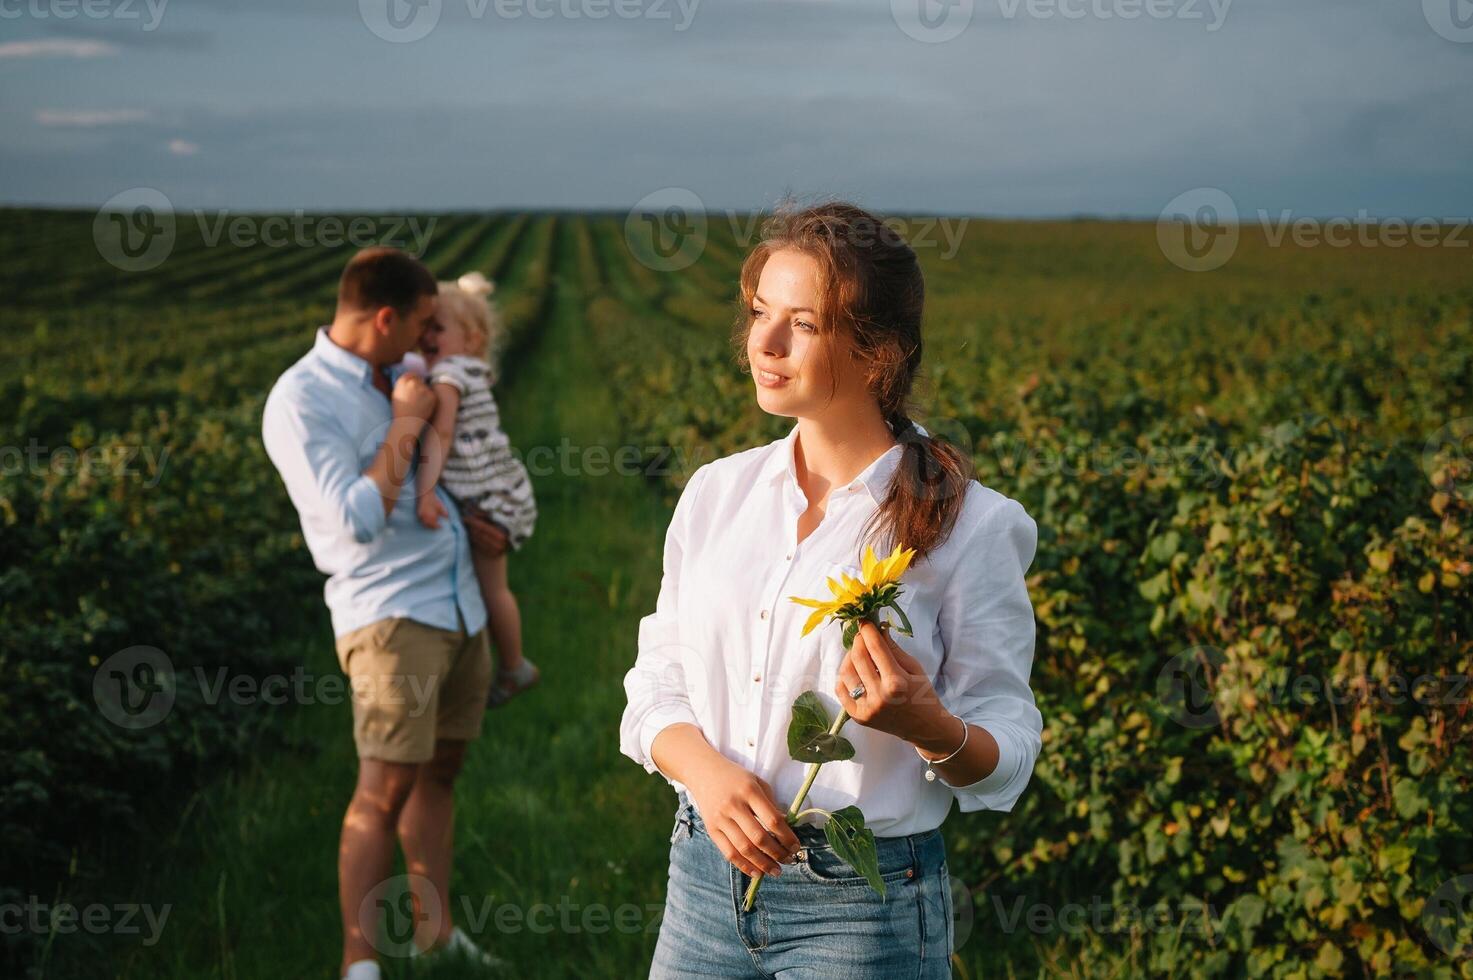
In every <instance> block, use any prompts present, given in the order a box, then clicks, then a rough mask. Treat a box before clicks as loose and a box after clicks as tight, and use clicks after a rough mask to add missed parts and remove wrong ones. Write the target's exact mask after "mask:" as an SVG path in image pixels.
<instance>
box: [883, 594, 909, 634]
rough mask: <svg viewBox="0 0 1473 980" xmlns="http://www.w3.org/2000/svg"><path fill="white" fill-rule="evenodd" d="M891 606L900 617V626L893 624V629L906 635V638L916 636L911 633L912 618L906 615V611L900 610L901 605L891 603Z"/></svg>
mask: <svg viewBox="0 0 1473 980" xmlns="http://www.w3.org/2000/svg"><path fill="white" fill-rule="evenodd" d="M889 605H890V608H891V609H893V610H895V615H897V616H899V617H900V625H899V626H893V624H892V626H893V628H894V629H897V630H899V631H900V632H902V633H904V634H905V635H906V636H914V635H915V634H914V633H912V632H911V631H910V617H909V616H907V615H906V614H905V610H904V609H901V608H900V603H898V602H894V601H891V602H890V604H889Z"/></svg>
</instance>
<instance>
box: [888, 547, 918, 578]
mask: <svg viewBox="0 0 1473 980" xmlns="http://www.w3.org/2000/svg"><path fill="white" fill-rule="evenodd" d="M898 550H899V546H897V551H898ZM915 556H916V551H915V549H914V548H906V549H905V550H904V551H900V552H899V553H898V554H896V555H895V556H894V557H893V558H891V559H890V568H889V569H888V571H889V574H890V581H891V582H894V581H897V580H898V579H899V578H900V576H902V575H904V574H905V570H906V569H908V568H910V563H911V561H912V559H914V558H915Z"/></svg>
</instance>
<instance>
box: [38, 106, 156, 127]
mask: <svg viewBox="0 0 1473 980" xmlns="http://www.w3.org/2000/svg"><path fill="white" fill-rule="evenodd" d="M151 118H153V116H152V114H151V113H149V112H148V111H147V110H145V109H37V110H36V122H38V123H40V124H41V125H42V126H72V127H77V128H81V129H91V128H93V127H96V126H122V125H127V124H128V123H140V122H148V121H149V120H150V119H151Z"/></svg>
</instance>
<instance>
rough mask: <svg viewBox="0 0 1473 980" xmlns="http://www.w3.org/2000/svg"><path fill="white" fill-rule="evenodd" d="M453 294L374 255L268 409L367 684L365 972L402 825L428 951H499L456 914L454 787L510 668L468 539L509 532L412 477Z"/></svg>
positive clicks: (357, 723) (343, 867)
mask: <svg viewBox="0 0 1473 980" xmlns="http://www.w3.org/2000/svg"><path fill="white" fill-rule="evenodd" d="M436 293H437V287H436V283H435V279H434V277H433V276H432V275H430V272H429V270H428V269H426V268H425V267H424V266H423V265H421V264H420V263H419V262H418V261H417V260H416V259H414V258H412V257H410V256H409V255H406V254H404V253H403V252H400V251H398V250H396V249H391V248H370V249H365V250H364V251H361V252H359V253H358V254H357V255H355V256H354V257H353V259H352V260H351V261H350V262H349V263H348V266H347V268H346V269H344V270H343V276H342V280H341V282H340V283H339V286H338V302H337V310H336V312H335V313H334V314H333V320H332V323H331V324H330V325H328V326H326V327H322V328H320V329H319V330H318V332H317V337H316V340H315V342H314V344H313V347H312V350H311V351H309V352H308V353H307V354H306V355H305V356H304V357H302V359H301V360H299V361H298V362H297V363H296V364H294V365H292V367H290V368H289V369H288V370H287V371H286V373H284V374H283V375H282V376H281V377H280V378H279V379H278V380H277V382H276V384H275V386H273V387H272V389H271V394H270V396H269V397H268V398H267V399H266V409H265V414H264V418H263V420H262V436H263V438H264V441H265V444H266V452H267V455H269V456H270V457H271V461H272V463H274V464H275V465H276V469H277V470H278V472H280V474H281V478H282V480H283V481H284V482H285V483H286V489H287V493H288V494H289V495H290V496H291V500H292V503H293V504H294V505H295V506H296V508H297V513H298V515H299V516H300V517H301V521H302V534H303V536H304V538H305V539H306V542H307V547H308V548H309V549H310V550H311V552H312V558H313V560H314V561H315V562H316V564H317V567H318V569H319V570H321V571H322V572H324V573H325V574H326V575H327V576H328V580H327V586H326V589H325V593H326V598H327V605H328V609H329V610H330V611H331V613H332V624H333V632H334V634H335V635H336V638H337V653H338V661H339V663H340V664H341V665H342V668H343V670H344V671H345V672H346V673H347V675H348V677H349V680H350V683H351V686H352V689H353V740H354V742H355V744H356V746H357V750H358V760H359V762H358V783H357V786H356V788H355V789H354V792H353V799H352V801H351V802H350V803H349V804H348V812H347V814H346V815H345V816H344V818H343V829H342V838H341V842H340V846H339V849H338V890H339V897H340V900H341V903H342V916H343V976H344V977H346V978H348V980H378V978H379V976H380V973H379V967H378V963H377V960H376V957H375V943H376V942H377V940H378V925H379V909H380V907H381V906H382V905H384V904H387V901H386V899H385V896H383V895H382V894H381V892H382V891H383V890H384V888H383V885H384V882H385V881H386V880H387V879H389V877H390V872H391V870H392V867H393V859H394V838H395V835H396V833H397V836H398V839H399V843H400V845H401V846H402V847H403V849H404V858H405V864H406V866H407V868H408V871H409V877H408V881H409V885H410V890H411V891H412V892H413V898H414V908H415V917H414V924H415V933H414V936H413V945H412V946H411V947H409V949H410V952H411V955H418V954H419V953H420V952H421V951H428V950H432V949H436V950H437V949H441V948H448V949H453V950H457V951H458V952H459V953H461V954H465V955H469V956H471V957H473V958H475V959H477V960H480V961H482V962H487V961H490V962H495V961H494V960H492V958H491V957H489V956H487V955H486V954H485V953H483V952H482V951H481V950H479V949H477V948H476V946H475V944H474V943H472V942H471V940H470V939H469V937H467V936H466V935H465V933H464V932H462V931H461V930H460V929H459V928H457V927H455V926H454V925H453V923H452V921H451V916H450V897H449V892H448V890H449V884H450V863H451V840H452V827H453V812H452V806H453V797H452V788H453V785H454V782H455V777H456V775H457V774H458V773H459V771H460V767H461V761H462V759H463V758H464V756H465V750H466V744H467V742H468V741H469V740H470V739H473V738H475V737H476V736H477V735H478V734H479V733H480V728H481V718H482V715H483V714H484V712H485V708H486V699H487V696H488V694H489V690H490V685H491V679H492V665H491V657H490V650H489V648H488V645H487V640H486V634H485V625H486V609H485V606H484V605H483V604H482V602H481V594H480V591H479V589H478V588H477V584H476V578H475V571H474V568H473V566H472V564H471V556H470V549H469V547H468V544H467V536H469V538H470V543H471V544H474V545H475V547H476V548H477V550H478V551H485V552H487V553H489V554H493V555H494V554H499V553H500V552H503V551H505V550H506V547H507V542H506V536H505V533H504V532H502V531H501V530H500V529H499V528H498V527H497V526H496V525H495V524H493V523H491V522H490V521H488V520H486V519H485V518H483V517H480V516H479V515H475V514H466V515H464V516H463V517H462V515H458V514H457V513H456V511H455V508H454V507H452V506H450V498H449V497H448V496H446V495H445V492H444V491H443V490H440V489H438V488H436V489H435V490H433V491H432V492H433V493H435V494H436V496H437V497H438V498H439V501H440V505H441V510H442V512H443V514H444V516H445V517H446V518H447V519H446V520H443V521H440V522H438V524H439V526H438V527H437V528H433V529H432V528H428V527H426V526H424V525H423V524H422V523H420V521H419V519H418V517H417V516H416V514H415V501H414V500H413V499H412V498H413V496H414V493H415V491H414V481H413V477H412V475H411V474H412V469H413V464H414V460H415V458H416V456H417V453H418V440H419V437H420V434H421V433H422V432H423V431H424V429H425V421H426V420H427V419H428V418H430V416H431V414H432V413H433V411H434V407H435V396H434V393H433V392H432V391H431V390H430V389H429V388H428V387H427V386H426V385H425V384H424V383H423V381H421V380H420V379H419V378H418V377H416V376H415V375H413V374H411V373H407V372H404V370H403V368H402V366H400V365H399V362H400V361H401V360H402V359H403V357H404V355H405V354H406V353H408V352H409V351H410V350H411V349H412V348H414V347H415V346H416V345H417V344H418V343H419V340H420V337H421V335H422V334H423V333H424V332H425V331H426V330H428V329H429V327H430V326H431V324H433V323H434V320H435V302H436ZM386 371H387V372H389V373H386ZM391 376H393V377H396V380H392V383H391ZM405 498H411V499H405Z"/></svg>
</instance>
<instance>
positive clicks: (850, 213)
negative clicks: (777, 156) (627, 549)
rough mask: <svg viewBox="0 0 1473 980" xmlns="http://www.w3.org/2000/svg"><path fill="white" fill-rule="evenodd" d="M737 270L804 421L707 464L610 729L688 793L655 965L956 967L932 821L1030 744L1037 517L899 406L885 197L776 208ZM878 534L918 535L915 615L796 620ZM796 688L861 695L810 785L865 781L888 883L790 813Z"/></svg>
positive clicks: (784, 396) (908, 293) (835, 789)
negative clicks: (841, 855)
mask: <svg viewBox="0 0 1473 980" xmlns="http://www.w3.org/2000/svg"><path fill="white" fill-rule="evenodd" d="M741 294H742V298H743V300H744V302H745V303H746V306H747V308H748V310H749V311H750V313H749V314H748V316H746V317H745V318H744V322H743V324H742V326H741V335H742V336H741V339H742V349H743V351H744V353H745V356H744V358H743V366H744V368H747V369H749V370H750V371H751V373H752V375H753V380H754V384H755V390H756V397H757V402H758V404H759V405H760V406H761V407H762V409H763V410H764V411H766V412H769V413H771V414H774V415H783V416H788V417H791V418H795V419H797V424H795V425H794V427H793V429H792V431H791V432H790V433H789V434H788V435H787V437H786V438H784V439H781V440H778V441H776V442H773V443H771V444H769V445H766V446H759V447H757V448H754V449H748V450H746V451H745V452H740V453H736V454H734V455H732V456H728V457H726V458H724V459H720V460H716V461H714V462H712V463H709V464H707V465H705V466H702V467H701V468H700V469H699V470H697V471H696V473H695V474H694V475H693V476H692V477H691V480H690V482H689V483H688V484H687V485H686V487H685V489H684V492H683V493H682V495H681V498H680V501H679V502H678V504H677V505H676V508H675V514H674V516H673V518H672V519H671V523H670V529H669V531H668V533H667V535H666V540H665V554H664V579H663V582H662V584H661V588H660V595H659V599H658V601H657V603H656V608H655V611H654V613H652V614H651V615H649V616H646V617H645V618H644V619H643V620H642V621H641V623H640V629H639V655H638V659H637V661H636V663H635V666H634V668H633V669H632V670H631V671H630V672H629V674H628V675H627V676H626V678H625V688H626V690H627V692H628V695H629V704H628V707H627V709H626V710H625V712H624V717H623V720H622V723H621V726H620V748H621V750H622V751H623V752H624V753H625V754H626V755H628V756H630V757H631V758H633V759H634V760H635V761H637V762H639V763H641V764H642V765H644V766H645V768H646V769H647V770H649V771H650V772H652V773H653V772H656V771H658V772H660V773H661V774H662V775H663V776H664V777H665V778H666V779H667V780H669V781H670V782H671V784H672V785H673V786H674V787H675V789H676V790H677V791H678V793H679V796H680V809H679V811H678V812H677V817H676V823H675V828H674V832H673V833H672V835H671V851H670V882H669V890H668V898H667V901H666V906H665V916H664V919H663V921H662V923H661V927H660V937H659V941H658V943H657V945H656V949H655V956H654V963H653V967H652V970H651V974H650V975H651V976H652V977H660V978H665V977H672V978H673V977H721V978H733V977H753V978H763V977H774V976H776V977H790V978H795V980H796V978H799V977H829V976H842V977H845V978H847V980H868V978H877V980H878V978H884V980H892V978H895V977H917V976H919V977H944V976H949V975H950V954H951V941H952V936H951V895H950V888H949V882H948V877H947V869H946V853H945V848H944V845H943V842H942V839H941V834H940V831H939V829H938V828H939V826H940V824H941V822H942V820H943V819H945V817H946V815H947V813H948V812H949V811H950V809H951V804H952V801H953V800H955V801H956V802H957V803H958V804H959V805H960V807H961V809H962V810H963V811H970V810H980V809H990V810H1008V809H1011V808H1012V806H1013V803H1014V802H1015V801H1016V800H1017V798H1018V796H1019V794H1020V793H1021V792H1022V790H1023V787H1024V786H1025V785H1026V783H1027V781H1028V777H1029V775H1030V773H1031V772H1032V768H1033V761H1034V759H1035V758H1036V756H1037V754H1038V749H1039V745H1040V740H1039V733H1040V731H1041V729H1042V724H1041V719H1040V717H1039V713H1038V709H1037V708H1036V707H1035V705H1034V701H1033V695H1032V692H1031V690H1030V689H1029V686H1028V674H1029V670H1030V668H1031V666H1032V660H1033V635H1034V625H1033V610H1032V607H1031V606H1030V604H1029V601H1028V591H1027V588H1026V586H1025V585H1024V573H1025V572H1026V571H1027V568H1028V565H1029V563H1030V562H1031V561H1032V559H1033V552H1034V547H1035V544H1036V540H1037V534H1036V529H1035V526H1034V523H1033V521H1032V520H1031V519H1030V518H1029V517H1028V515H1027V513H1025V512H1024V510H1023V508H1022V507H1021V506H1020V505H1019V504H1017V503H1016V502H1015V501H1012V500H1009V499H1008V498H1007V497H1004V496H1003V495H1001V494H999V493H997V492H995V491H993V490H989V489H987V488H985V487H983V486H982V485H981V484H979V483H978V482H977V481H976V480H974V479H972V477H971V473H972V469H971V465H970V462H969V460H968V459H967V458H966V457H964V456H963V455H962V454H961V453H959V452H958V451H957V450H956V449H954V448H952V447H951V446H949V445H947V444H945V443H942V442H939V441H937V440H934V439H932V438H930V437H929V436H928V435H927V434H926V433H925V431H924V430H922V429H920V428H919V427H916V426H914V424H913V423H912V422H910V420H909V419H908V418H907V416H906V413H905V399H906V396H907V394H908V393H909V391H910V389H911V385H912V382H913V380H914V378H915V374H916V371H917V369H918V368H919V366H920V360H921V307H922V302H923V296H924V286H923V282H922V277H921V271H920V266H919V265H918V263H917V262H916V256H915V253H914V252H913V251H912V250H911V249H910V247H909V246H908V245H906V244H905V243H904V242H903V241H901V240H900V238H899V236H898V235H896V234H895V233H894V232H893V231H891V230H890V229H889V228H888V227H886V226H885V225H882V224H880V222H879V220H878V219H876V218H875V217H874V216H872V215H870V214H868V213H867V212H865V211H863V210H861V209H860V208H857V207H854V206H852V205H847V204H828V205H822V206H819V207H814V208H809V209H807V210H803V211H800V212H797V213H795V214H790V215H785V216H780V217H779V218H778V219H776V220H775V221H774V222H773V224H772V226H771V227H770V229H769V233H768V235H767V236H766V238H765V240H764V241H763V242H762V243H761V244H760V245H758V246H757V247H756V248H755V249H754V250H753V252H752V254H751V255H750V256H749V257H748V258H747V260H746V262H745V263H744V265H743V267H742V272H741ZM866 543H869V544H872V545H873V547H874V548H875V551H876V552H877V553H880V554H886V553H888V552H889V551H890V550H891V547H892V546H893V545H894V544H895V543H899V544H902V545H904V546H905V547H908V548H914V549H915V550H916V557H915V560H914V561H913V563H912V566H911V568H910V570H909V571H908V572H907V573H906V574H905V576H904V578H903V579H902V585H903V586H904V590H905V592H904V595H903V596H902V597H901V600H900V601H901V603H902V604H903V605H904V608H905V610H906V613H907V615H908V618H909V620H910V622H911V625H912V628H913V631H914V637H913V638H911V637H906V638H904V639H903V642H900V643H897V642H896V641H895V640H894V639H892V638H891V636H890V634H889V632H888V631H882V630H880V629H877V628H875V627H874V626H871V625H868V624H866V625H865V626H864V627H863V628H862V629H861V631H860V633H859V634H858V635H857V636H856V637H855V639H854V643H853V645H852V646H851V647H850V648H849V649H847V650H846V649H844V647H843V642H842V638H841V632H842V631H841V629H840V628H839V627H838V626H836V625H831V626H828V627H825V628H823V629H818V630H814V631H813V632H812V633H810V634H809V635H808V636H806V637H801V638H800V633H801V629H802V625H803V622H804V620H805V619H806V618H807V615H808V613H809V612H811V610H809V609H807V608H805V607H803V606H800V605H798V604H796V603H792V602H789V601H788V597H789V596H793V595H797V596H814V595H823V594H824V593H825V592H826V591H827V590H826V587H825V584H824V583H825V580H826V578H828V577H834V578H838V576H839V573H840V572H847V573H848V574H850V575H853V576H856V577H857V576H858V575H859V571H860V570H859V567H858V565H859V560H860V557H859V556H860V554H861V551H862V547H863V545H864V544H866ZM805 690H814V691H817V692H819V695H820V697H821V698H822V699H823V700H824V701H825V702H826V703H827V704H828V706H829V711H830V713H831V714H832V713H835V712H836V711H837V709H838V708H844V709H845V710H847V711H848V712H849V714H850V715H851V716H852V719H853V721H852V722H851V724H850V725H849V726H848V727H846V728H845V730H844V735H845V737H847V738H848V739H849V740H850V741H851V742H852V743H853V744H854V747H855V749H856V754H855V757H854V760H853V761H850V762H837V763H830V764H828V765H825V766H824V767H823V768H822V769H821V770H820V771H819V775H818V779H817V781H816V782H815V783H814V784H813V787H812V789H811V790H810V792H809V794H808V797H807V800H806V801H805V804H804V805H805V807H818V808H822V809H824V810H829V811H833V810H837V809H840V808H842V807H844V806H848V805H850V804H857V805H859V806H860V808H861V809H862V810H863V811H864V814H865V818H866V825H867V826H868V827H869V828H870V829H871V830H873V831H874V833H875V835H876V838H877V841H878V845H879V862H880V872H881V875H882V877H883V878H884V880H885V883H886V893H885V896H884V897H883V898H882V897H881V896H880V895H879V894H878V893H877V892H875V891H874V890H872V889H871V888H870V887H869V886H868V884H867V883H866V882H865V879H864V878H862V877H860V876H859V875H858V873H857V872H855V871H853V870H852V869H850V868H849V867H848V866H847V865H846V864H844V863H843V862H842V861H840V860H839V859H838V857H837V856H836V855H835V854H834V852H833V850H832V849H831V848H830V847H829V846H828V845H827V844H826V843H825V837H824V835H823V832H822V830H821V824H822V821H823V818H822V817H821V816H819V817H817V818H815V817H809V818H806V819H805V820H803V821H800V825H799V826H798V827H796V828H795V827H789V826H788V824H787V823H786V821H785V820H784V812H785V810H786V807H787V805H788V804H789V803H790V802H791V801H792V799H793V797H794V796H795V795H796V794H797V793H798V791H799V787H800V784H801V782H802V780H803V775H804V766H803V765H802V764H800V763H798V762H795V761H793V760H792V759H791V757H790V756H789V754H788V749H787V742H786V733H787V727H788V721H789V717H790V708H791V705H792V702H793V699H794V698H795V697H796V696H797V695H798V694H800V693H802V692H803V691H805ZM814 824H818V825H820V826H814ZM757 874H763V875H766V876H768V877H767V880H766V881H764V883H763V885H762V887H761V888H760V889H759V890H758V892H757V897H756V903H755V905H754V906H753V908H752V909H751V911H747V910H746V909H745V908H744V904H743V895H744V892H745V891H746V888H747V884H748V882H749V881H750V879H751V877H752V876H754V875H757Z"/></svg>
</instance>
